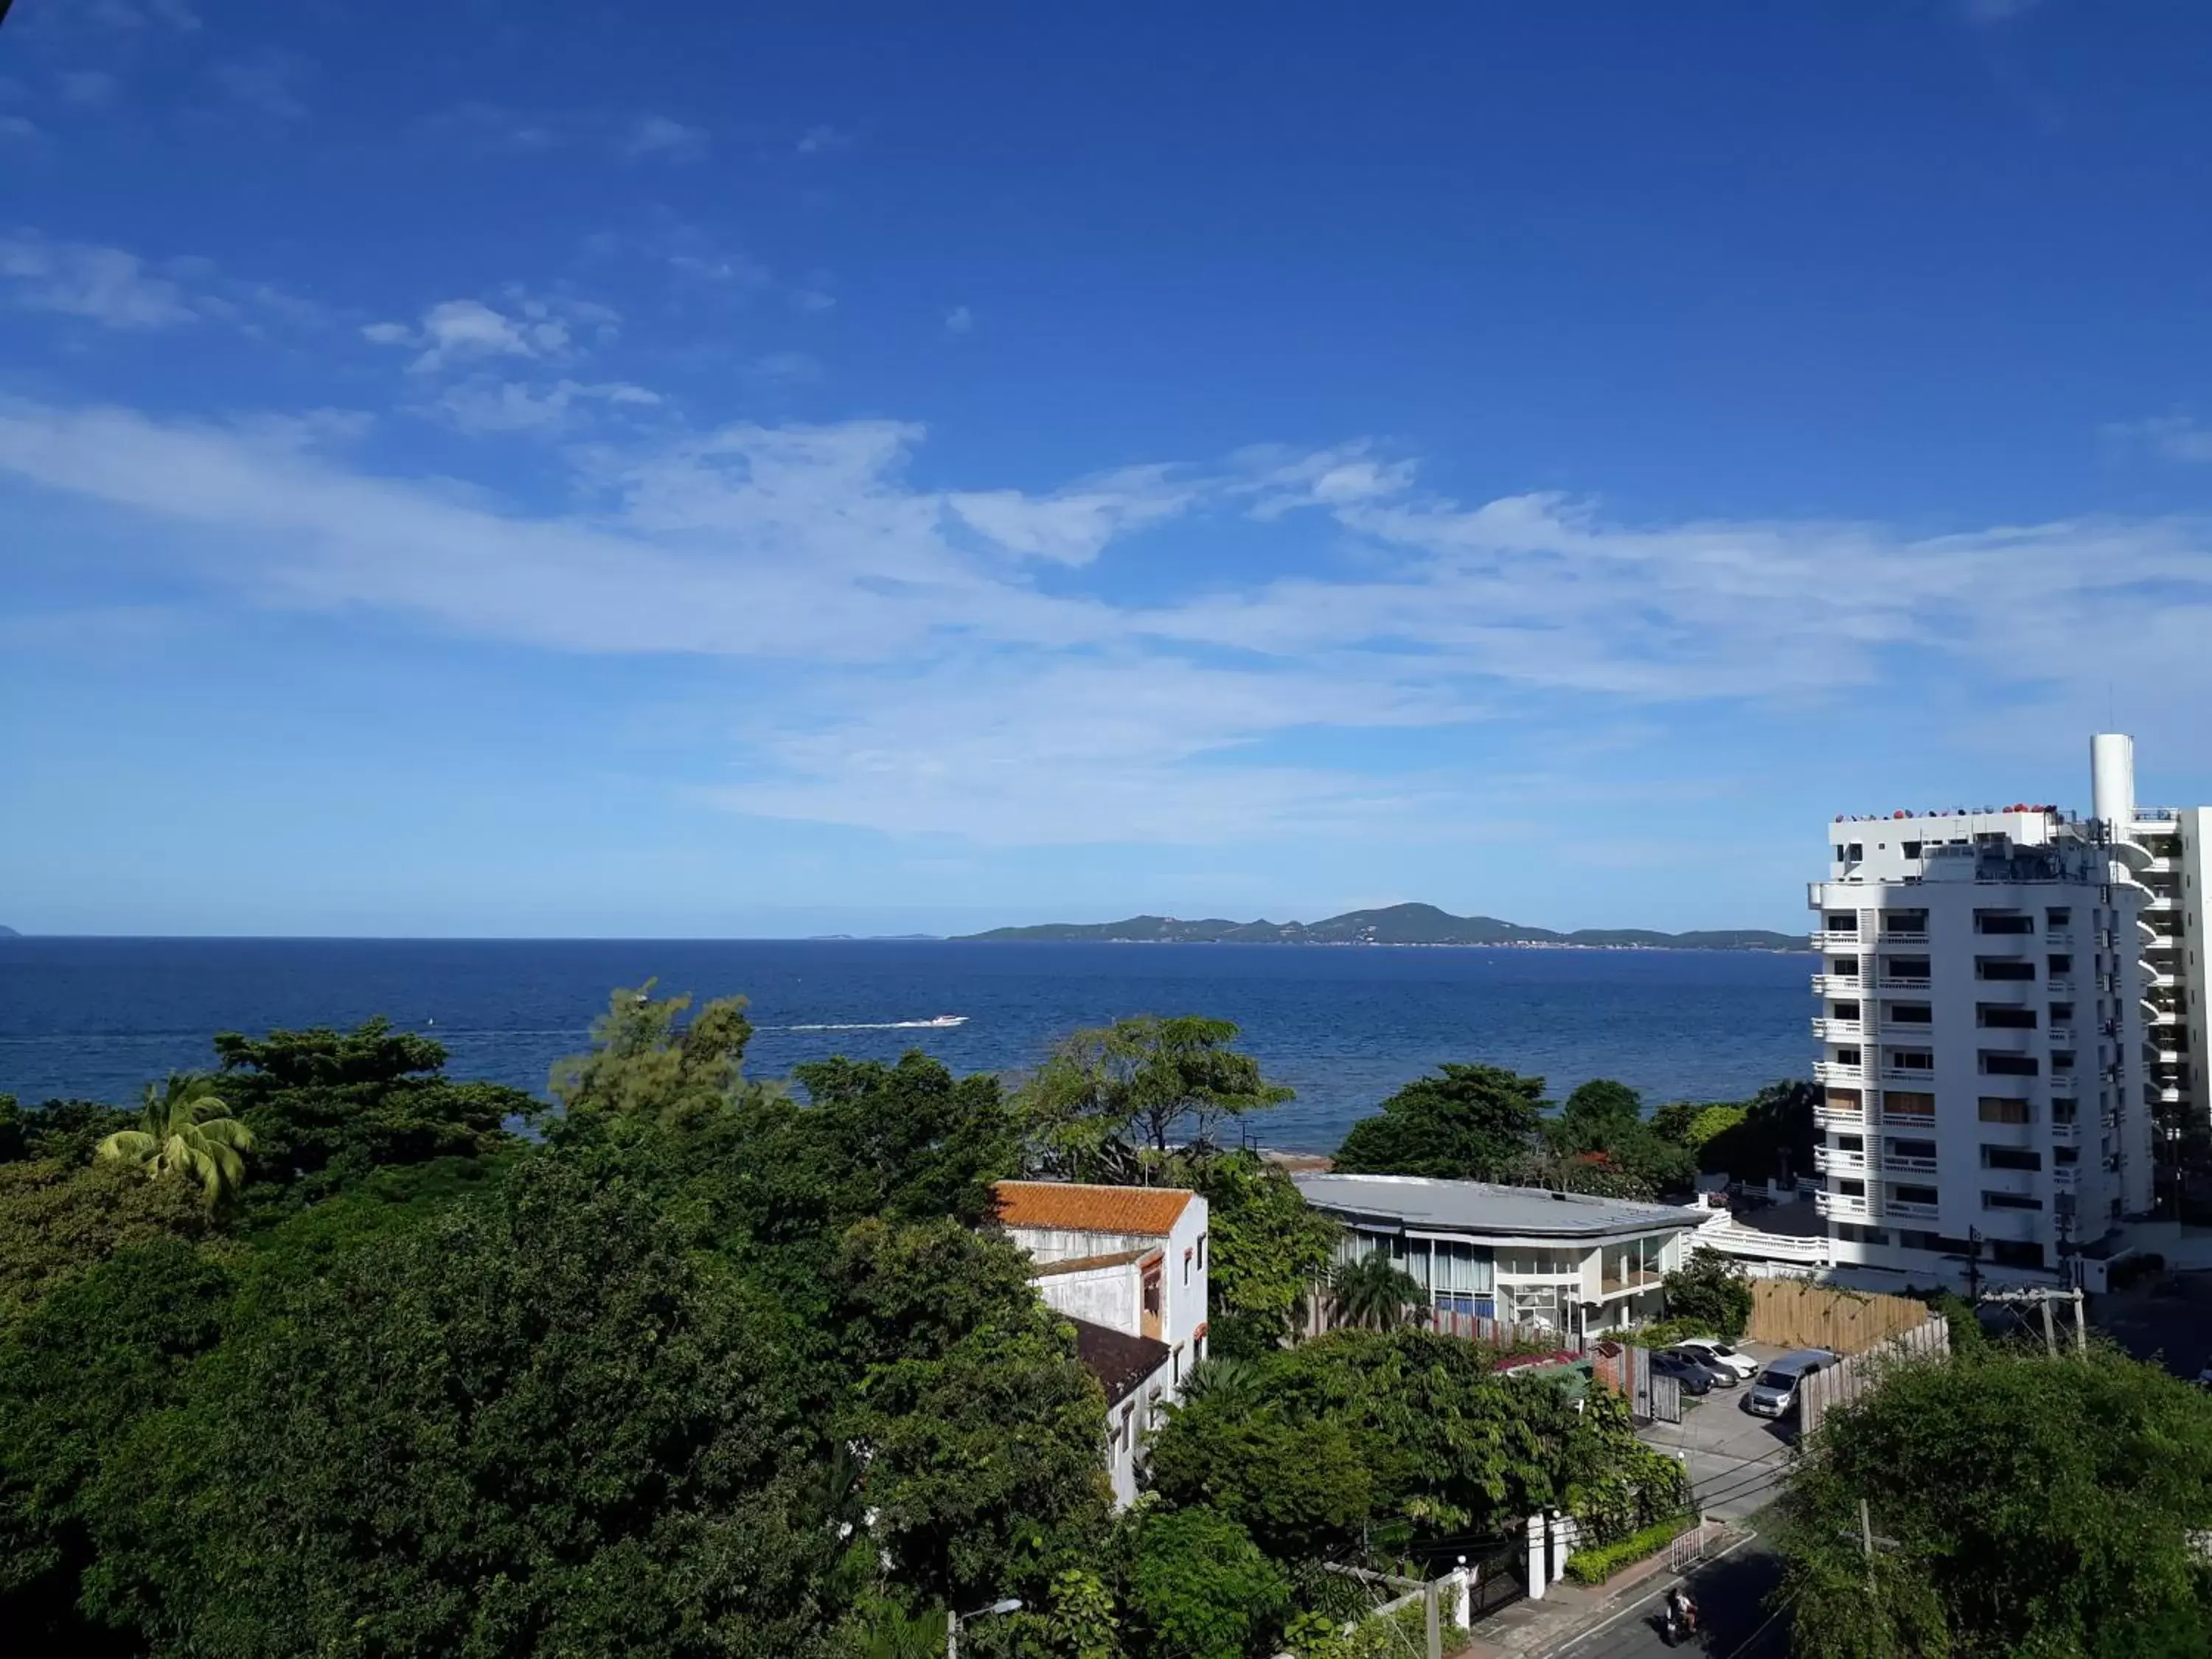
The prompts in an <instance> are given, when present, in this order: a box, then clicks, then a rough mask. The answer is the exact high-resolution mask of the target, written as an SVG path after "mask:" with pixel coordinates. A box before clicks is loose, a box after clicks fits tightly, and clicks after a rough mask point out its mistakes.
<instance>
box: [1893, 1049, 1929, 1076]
mask: <svg viewBox="0 0 2212 1659" xmlns="http://www.w3.org/2000/svg"><path fill="white" fill-rule="evenodd" d="M1889 1066H1890V1069H1891V1070H1892V1071H1895V1072H1932V1071H1934V1070H1935V1069H1936V1056H1935V1055H1934V1054H1930V1053H1929V1051H1928V1050H1927V1049H1925V1048H1893V1049H1891V1050H1890V1051H1889Z"/></svg>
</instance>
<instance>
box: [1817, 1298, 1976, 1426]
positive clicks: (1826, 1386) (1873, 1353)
mask: <svg viewBox="0 0 2212 1659" xmlns="http://www.w3.org/2000/svg"><path fill="white" fill-rule="evenodd" d="M1892 1299H1894V1298H1892ZM1915 1305H1916V1306H1917V1305H1918V1304H1915ZM1921 1313H1922V1315H1923V1323H1921V1324H1918V1325H1916V1326H1914V1327H1913V1328H1911V1329H1910V1330H1906V1331H1900V1332H1899V1333H1898V1334H1896V1335H1894V1336H1893V1337H1891V1338H1890V1339H1889V1340H1887V1341H1886V1342H1881V1343H1879V1344H1877V1345H1876V1346H1874V1347H1871V1348H1869V1349H1868V1350H1867V1351H1866V1352H1863V1353H1857V1354H1853V1355H1852V1356H1851V1357H1850V1358H1848V1359H1845V1360H1844V1361H1843V1362H1842V1363H1841V1364H1835V1365H1831V1366H1829V1367H1828V1368H1827V1370H1824V1371H1815V1372H1814V1373H1813V1375H1812V1376H1808V1377H1807V1378H1806V1379H1805V1380H1804V1381H1803V1382H1802V1383H1799V1384H1798V1385H1797V1422H1798V1425H1799V1427H1800V1428H1801V1429H1802V1431H1803V1432H1804V1433H1807V1434H1810V1433H1812V1432H1813V1431H1814V1430H1815V1429H1817V1428H1819V1427H1820V1419H1822V1418H1823V1417H1825V1416H1826V1415H1827V1413H1829V1412H1831V1411H1832V1410H1833V1409H1835V1407H1838V1406H1848V1405H1850V1403H1851V1402H1852V1401H1855V1400H1857V1399H1858V1398H1859V1397H1860V1396H1861V1395H1864V1394H1865V1393H1867V1392H1868V1391H1869V1389H1875V1388H1878V1387H1880V1386H1881V1373H1882V1370H1883V1369H1884V1368H1885V1367H1886V1366H1888V1365H1893V1364H1897V1363H1898V1362H1899V1361H1900V1360H1906V1359H1942V1358H1946V1357H1947V1356H1948V1354H1949V1353H1950V1352H1951V1327H1950V1325H1949V1324H1948V1322H1946V1321H1945V1320H1943V1319H1942V1318H1940V1317H1937V1318H1932V1319H1930V1318H1926V1317H1925V1316H1926V1314H1927V1310H1926V1309H1924V1308H1923V1309H1922V1310H1921Z"/></svg>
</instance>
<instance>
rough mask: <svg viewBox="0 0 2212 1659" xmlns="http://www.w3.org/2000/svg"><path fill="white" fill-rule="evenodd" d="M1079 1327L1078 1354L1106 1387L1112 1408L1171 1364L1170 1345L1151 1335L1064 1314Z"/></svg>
mask: <svg viewBox="0 0 2212 1659" xmlns="http://www.w3.org/2000/svg"><path fill="white" fill-rule="evenodd" d="M1061 1317H1063V1318H1065V1319H1066V1321H1067V1322H1068V1323H1069V1324H1071V1325H1073V1326H1074V1327H1075V1357H1076V1358H1078V1359H1079V1360H1081V1361H1082V1362H1083V1364H1084V1365H1085V1367H1086V1368H1087V1369H1088V1370H1090V1372H1091V1375H1092V1376H1095V1377H1097V1379H1098V1382H1099V1386H1101V1387H1102V1388H1103V1389H1105V1390H1106V1403H1107V1405H1108V1406H1109V1407H1114V1406H1118V1405H1120V1404H1121V1402H1122V1401H1124V1400H1127V1398H1128V1397H1129V1396H1130V1395H1133V1394H1134V1393H1136V1391H1137V1390H1138V1389H1140V1388H1142V1387H1143V1386H1144V1383H1145V1379H1146V1377H1148V1376H1151V1375H1152V1373H1153V1372H1154V1371H1156V1370H1159V1368H1160V1367H1161V1366H1163V1365H1164V1364H1167V1363H1168V1354H1169V1352H1170V1351H1169V1348H1168V1345H1167V1344H1166V1343H1164V1342H1159V1341H1156V1340H1153V1339H1152V1338H1151V1337H1149V1336H1132V1335H1131V1334H1129V1333H1128V1332H1127V1331H1117V1330H1115V1329H1114V1328H1112V1327H1111V1326H1108V1325H1094V1324H1092V1323H1091V1321H1089V1320H1087V1319H1078V1318H1076V1317H1074V1316H1073V1315H1062V1316H1061Z"/></svg>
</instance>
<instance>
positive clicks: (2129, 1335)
mask: <svg viewBox="0 0 2212 1659" xmlns="http://www.w3.org/2000/svg"><path fill="white" fill-rule="evenodd" d="M2060 1311H2061V1312H2062V1313H2063V1311H2064V1310H2063V1309H2061V1310H2060ZM2089 1321H2090V1323H2092V1324H2093V1325H2094V1326H2095V1327H2096V1328H2098V1329H2099V1330H2100V1331H2103V1332H2105V1333H2106V1334H2108V1335H2110V1336H2112V1338H2113V1339H2115V1340H2117V1341H2118V1343H2119V1344H2120V1346H2123V1347H2124V1348H2125V1349H2126V1350H2127V1351H2128V1352H2130V1353H2131V1354H2133V1355H2134V1356H2135V1357H2136V1358H2138V1359H2157V1360H2160V1361H2162V1362H2163V1363H2164V1364H2165V1366H2166V1369H2167V1370H2170V1371H2172V1373H2173V1374H2174V1375H2175V1376H2196V1375H2197V1372H2198V1371H2199V1370H2202V1369H2203V1367H2204V1366H2207V1365H2212V1273H2177V1274H2175V1275H2173V1276H2172V1278H2170V1279H2166V1281H2165V1282H2164V1283H2163V1284H2161V1285H2142V1286H2139V1287H2138V1288H2136V1289H2135V1290H2130V1291H2116V1292H2114V1293H2112V1294H2111V1295H2108V1296H2100V1297H2092V1298H2090V1304H2089ZM2033 1334H2034V1335H2035V1336H2036V1337H2037V1338H2038V1339H2040V1337H2041V1334H2042V1326H2041V1325H2040V1324H2037V1325H2036V1326H2035V1327H2034V1328H2033Z"/></svg>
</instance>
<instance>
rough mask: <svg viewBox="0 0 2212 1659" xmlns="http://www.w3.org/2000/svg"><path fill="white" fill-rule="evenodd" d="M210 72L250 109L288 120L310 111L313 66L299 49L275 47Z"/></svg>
mask: <svg viewBox="0 0 2212 1659" xmlns="http://www.w3.org/2000/svg"><path fill="white" fill-rule="evenodd" d="M208 73H209V75H210V76H211V77H212V78H213V80H214V82H215V83H216V86H218V87H220V88H222V91H223V93H224V94H225V95H226V96H228V98H229V99H230V100H231V101H232V102H234V103H236V104H240V105H243V106H246V108H248V109H253V110H258V111H259V112H261V113H263V114H264V115H272V116H275V117H276V118H277V119H279V120H284V121H296V120H298V119H300V118H302V117H303V116H305V115H306V114H307V100H306V99H305V97H304V95H303V94H304V89H305V87H306V84H307V80H308V77H309V76H311V75H312V74H313V65H312V64H309V63H308V62H307V59H306V58H302V57H301V56H300V55H299V54H298V53H297V52H280V51H276V50H275V49H271V50H270V51H266V52H258V53H256V54H255V55H254V56H252V57H251V58H235V59H233V60H231V61H229V62H227V63H221V64H216V65H215V66H214V67H213V68H212V69H210V70H209V71H208Z"/></svg>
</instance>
